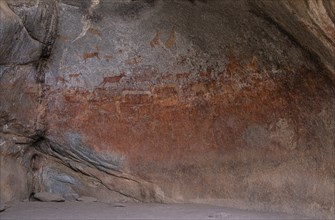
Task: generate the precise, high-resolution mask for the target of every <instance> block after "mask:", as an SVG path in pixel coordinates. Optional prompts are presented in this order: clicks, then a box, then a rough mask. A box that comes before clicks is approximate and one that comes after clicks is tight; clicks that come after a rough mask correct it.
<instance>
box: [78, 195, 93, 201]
mask: <svg viewBox="0 0 335 220" xmlns="http://www.w3.org/2000/svg"><path fill="white" fill-rule="evenodd" d="M77 201H80V202H97V201H98V200H97V199H96V198H94V197H89V196H81V197H79V198H78V199H77Z"/></svg>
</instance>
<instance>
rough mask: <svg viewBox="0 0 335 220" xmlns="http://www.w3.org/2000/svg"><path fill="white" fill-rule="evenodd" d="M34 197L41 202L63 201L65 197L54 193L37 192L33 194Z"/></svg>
mask: <svg viewBox="0 0 335 220" xmlns="http://www.w3.org/2000/svg"><path fill="white" fill-rule="evenodd" d="M34 198H35V199H37V200H39V201H41V202H64V201H65V199H64V198H63V197H62V196H60V195H58V194H55V193H49V192H39V193H35V194H34Z"/></svg>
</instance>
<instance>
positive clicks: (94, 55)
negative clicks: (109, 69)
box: [83, 52, 100, 63]
mask: <svg viewBox="0 0 335 220" xmlns="http://www.w3.org/2000/svg"><path fill="white" fill-rule="evenodd" d="M83 58H84V60H85V63H86V60H87V59H91V58H97V59H100V57H99V52H92V53H84V54H83Z"/></svg>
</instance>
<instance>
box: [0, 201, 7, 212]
mask: <svg viewBox="0 0 335 220" xmlns="http://www.w3.org/2000/svg"><path fill="white" fill-rule="evenodd" d="M7 208H8V207H7V206H6V205H5V204H2V203H0V212H3V211H5V210H6V209H7Z"/></svg>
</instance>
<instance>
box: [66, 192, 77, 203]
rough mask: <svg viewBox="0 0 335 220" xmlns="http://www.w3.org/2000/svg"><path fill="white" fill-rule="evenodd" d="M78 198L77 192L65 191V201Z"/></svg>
mask: <svg viewBox="0 0 335 220" xmlns="http://www.w3.org/2000/svg"><path fill="white" fill-rule="evenodd" d="M78 198H79V195H78V194H77V193H67V194H65V195H64V199H65V200H66V201H76V200H77V199H78Z"/></svg>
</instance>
